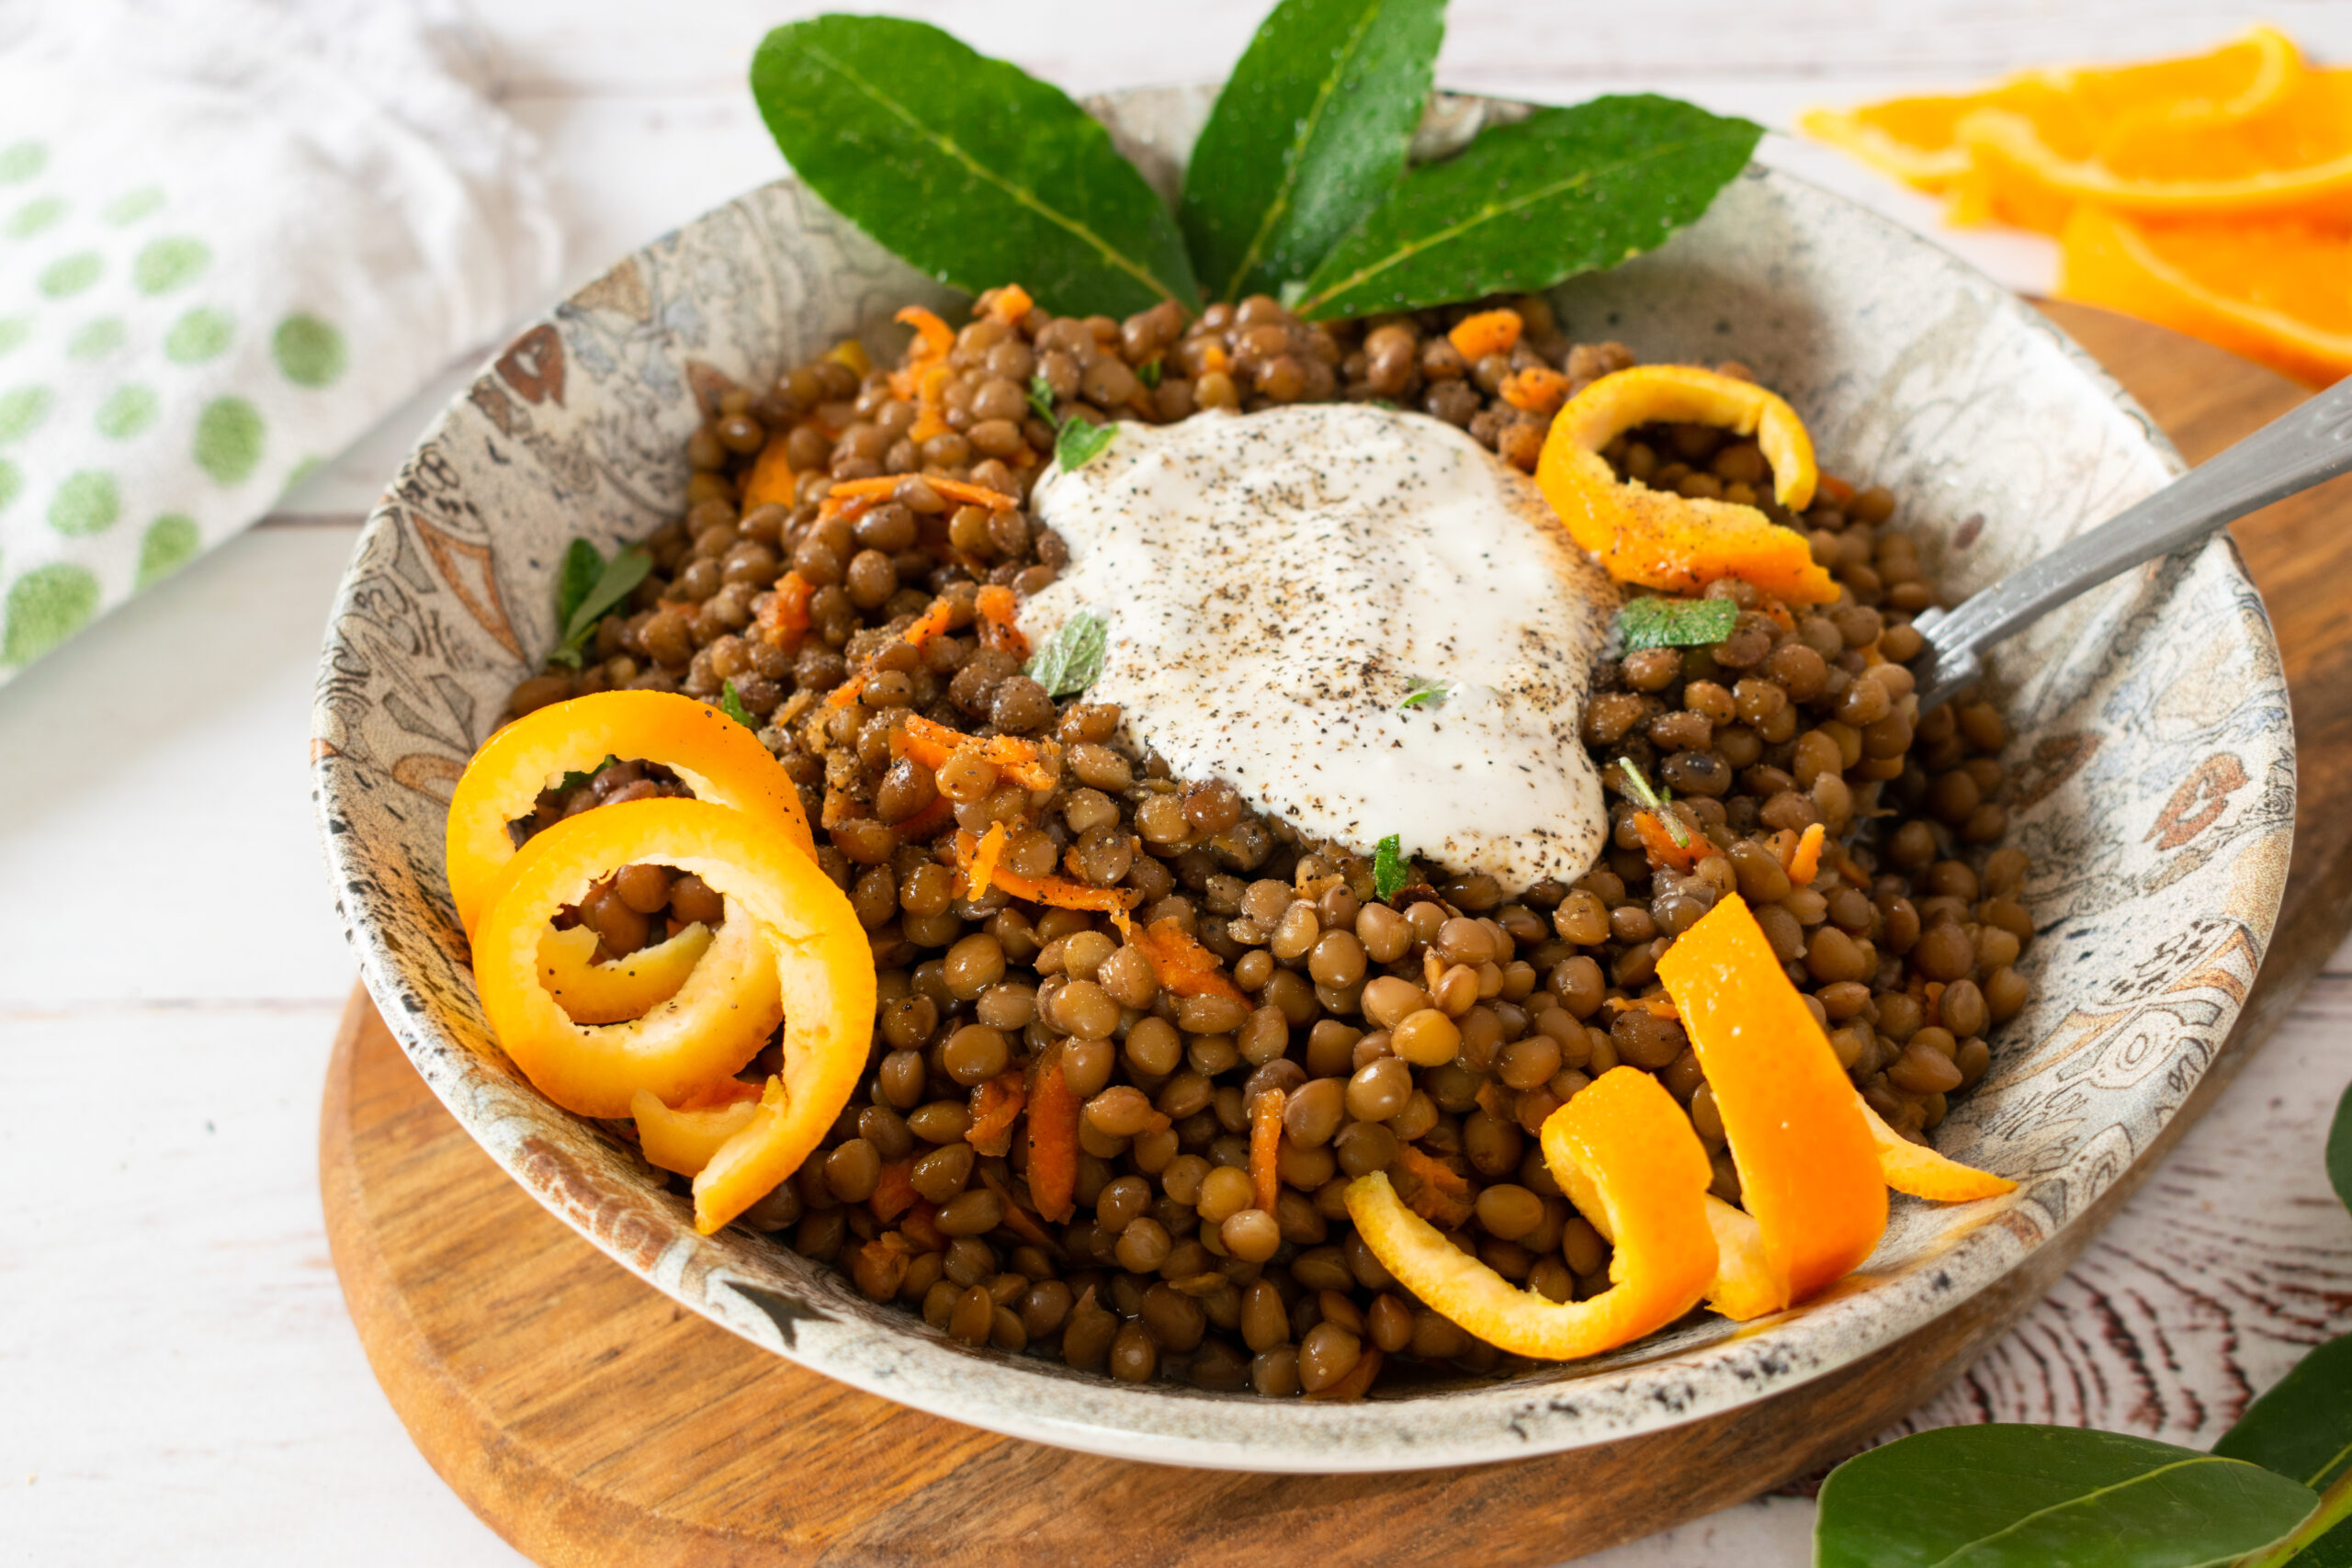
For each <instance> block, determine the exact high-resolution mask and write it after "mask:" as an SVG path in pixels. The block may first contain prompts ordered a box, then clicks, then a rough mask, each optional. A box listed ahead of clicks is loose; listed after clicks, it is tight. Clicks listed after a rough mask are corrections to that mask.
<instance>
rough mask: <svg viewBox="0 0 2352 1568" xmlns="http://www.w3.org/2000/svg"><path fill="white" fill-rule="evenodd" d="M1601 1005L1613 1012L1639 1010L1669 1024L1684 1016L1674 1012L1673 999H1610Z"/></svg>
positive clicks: (1659, 997) (1662, 997) (1658, 997)
mask: <svg viewBox="0 0 2352 1568" xmlns="http://www.w3.org/2000/svg"><path fill="white" fill-rule="evenodd" d="M1600 1005H1601V1006H1603V1007H1605V1008H1607V1009H1608V1010H1610V1011H1611V1012H1627V1011H1630V1010H1633V1009H1634V1008H1639V1009H1640V1010H1642V1011H1644V1012H1645V1013H1647V1014H1649V1015H1650V1016H1651V1017H1652V1018H1662V1019H1664V1020H1666V1021H1668V1023H1672V1022H1674V1021H1676V1020H1678V1019H1679V1018H1680V1017H1681V1016H1682V1015H1681V1014H1680V1013H1679V1012H1677V1011H1676V1010H1674V1001H1673V998H1670V997H1664V996H1657V997H1610V998H1606V999H1605V1000H1604V1001H1602V1003H1601V1004H1600Z"/></svg>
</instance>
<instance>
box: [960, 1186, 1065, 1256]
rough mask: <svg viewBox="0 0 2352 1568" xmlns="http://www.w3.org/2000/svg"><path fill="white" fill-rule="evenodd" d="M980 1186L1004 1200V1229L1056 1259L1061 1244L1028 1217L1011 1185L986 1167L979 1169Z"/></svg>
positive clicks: (1059, 1254) (1028, 1214)
mask: <svg viewBox="0 0 2352 1568" xmlns="http://www.w3.org/2000/svg"><path fill="white" fill-rule="evenodd" d="M980 1185H981V1186H983V1187H985V1188H987V1189H988V1190H989V1191H991V1192H993V1193H995V1194H996V1195H997V1196H998V1197H1000V1198H1001V1199H1003V1200H1004V1228H1005V1229H1007V1230H1009V1231H1011V1232H1012V1234H1013V1235H1017V1236H1019V1237H1020V1238H1021V1239H1022V1240H1023V1241H1025V1242H1027V1243H1029V1245H1030V1246H1032V1247H1036V1248H1038V1249H1039V1250H1040V1251H1042V1252H1045V1253H1047V1254H1049V1255H1050V1256H1053V1257H1056V1258H1058V1257H1060V1256H1061V1250H1062V1249H1061V1244H1060V1243H1059V1242H1057V1241H1056V1240H1055V1239H1054V1238H1053V1237H1052V1236H1051V1235H1048V1234H1047V1233H1046V1227H1045V1226H1043V1225H1041V1224H1038V1223H1037V1222H1036V1221H1035V1219H1033V1218H1031V1217H1030V1213H1029V1211H1028V1210H1026V1209H1024V1208H1023V1207H1022V1206H1021V1199H1020V1197H1019V1196H1018V1195H1017V1194H1016V1193H1015V1192H1014V1191H1013V1190H1012V1183H1011V1182H1010V1181H1007V1180H1006V1179H1004V1177H1003V1176H1002V1175H1001V1173H999V1172H998V1171H996V1170H994V1169H991V1168H989V1167H988V1166H985V1165H984V1166H982V1167H980Z"/></svg>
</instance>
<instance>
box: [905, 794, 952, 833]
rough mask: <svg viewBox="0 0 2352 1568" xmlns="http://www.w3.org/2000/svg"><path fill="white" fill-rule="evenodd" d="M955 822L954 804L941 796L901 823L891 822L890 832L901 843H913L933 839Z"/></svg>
mask: <svg viewBox="0 0 2352 1568" xmlns="http://www.w3.org/2000/svg"><path fill="white" fill-rule="evenodd" d="M955 820H956V803H955V802H954V801H952V800H950V799H948V798H947V797H946V796H945V795H941V796H940V797H939V798H938V799H936V800H934V801H933V802H932V803H931V804H930V805H929V806H926V807H923V808H922V810H921V811H918V812H916V813H915V814H914V815H913V816H912V817H910V818H907V819H906V820H905V821H903V822H893V823H891V824H890V830H891V831H892V832H894V833H896V834H898V835H899V842H901V843H915V842H919V841H920V840H924V839H928V838H932V837H934V836H935V835H937V834H938V833H939V832H940V831H941V830H942V829H944V828H946V827H947V826H948V825H949V824H951V823H953V822H954V821H955Z"/></svg>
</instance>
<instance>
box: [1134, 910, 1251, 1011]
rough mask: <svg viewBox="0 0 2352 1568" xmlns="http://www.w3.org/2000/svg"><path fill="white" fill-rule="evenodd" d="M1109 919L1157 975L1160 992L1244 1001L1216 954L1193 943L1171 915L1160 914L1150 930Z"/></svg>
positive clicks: (1188, 933)
mask: <svg viewBox="0 0 2352 1568" xmlns="http://www.w3.org/2000/svg"><path fill="white" fill-rule="evenodd" d="M1112 919H1114V921H1115V922H1116V923H1117V924H1118V926H1119V929H1120V931H1122V932H1123V933H1124V934H1125V937H1126V939H1127V941H1128V942H1129V943H1130V944H1131V945H1132V946H1134V947H1135V948H1136V950H1137V951H1138V952H1140V953H1142V954H1143V955H1144V957H1146V958H1147V959H1148V960H1150V962H1151V967H1152V972H1153V973H1154V974H1156V975H1158V976H1159V984H1160V986H1161V987H1162V988H1163V989H1166V990H1170V991H1173V992H1175V993H1176V995H1178V996H1180V997H1223V998H1226V999H1227V1001H1236V1002H1246V1001H1247V1000H1248V999H1249V998H1246V997H1244V996H1243V995H1242V994H1241V989H1240V987H1238V986H1236V985H1235V984H1234V983H1233V982H1232V981H1230V980H1228V979H1227V978H1226V977H1225V973H1224V965H1223V964H1222V963H1221V962H1220V961H1219V960H1218V958H1217V955H1216V953H1211V952H1210V951H1209V950H1208V949H1207V948H1205V947H1203V946H1202V945H1201V944H1200V943H1199V942H1194V941H1193V933H1192V932H1190V931H1186V930H1185V929H1184V928H1183V926H1182V924H1181V923H1179V922H1178V920H1177V919H1176V918H1175V917H1174V916H1173V915H1163V916H1161V917H1160V918H1159V919H1157V920H1154V921H1153V922H1152V923H1151V929H1150V930H1149V931H1144V930H1141V929H1139V928H1137V927H1136V926H1135V925H1134V924H1133V923H1132V922H1131V921H1129V920H1127V919H1125V917H1124V916H1117V915H1114V916H1113V917H1112Z"/></svg>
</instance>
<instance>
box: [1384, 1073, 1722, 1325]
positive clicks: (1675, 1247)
mask: <svg viewBox="0 0 2352 1568" xmlns="http://www.w3.org/2000/svg"><path fill="white" fill-rule="evenodd" d="M1544 1159H1545V1161H1546V1163H1547V1164H1548V1165H1549V1166H1550V1167H1551V1169H1552V1172H1553V1174H1554V1175H1555V1177H1556V1178H1558V1179H1559V1181H1560V1185H1561V1186H1562V1188H1563V1189H1564V1190H1566V1191H1567V1193H1568V1196H1569V1198H1570V1200H1571V1201H1574V1202H1575V1203H1576V1204H1577V1207H1578V1208H1579V1209H1580V1210H1582V1211H1583V1213H1585V1215H1586V1216H1587V1217H1588V1218H1589V1219H1590V1220H1592V1222H1593V1224H1594V1225H1595V1226H1596V1228H1600V1229H1601V1230H1602V1231H1603V1233H1604V1234H1605V1235H1609V1236H1610V1237H1611V1239H1612V1240H1613V1241H1614V1243H1615V1250H1614V1251H1613V1253H1612V1254H1611V1258H1610V1262H1609V1278H1610V1281H1611V1283H1610V1288H1609V1289H1608V1290H1606V1291H1604V1292H1601V1293H1600V1294H1599V1295H1597V1296H1594V1297H1592V1298H1590V1299H1589V1300H1587V1301H1581V1302H1556V1303H1555V1302H1552V1301H1548V1300H1546V1299H1545V1298H1544V1297H1543V1296H1542V1295H1539V1294H1537V1293H1536V1292H1532V1291H1522V1290H1521V1289H1520V1288H1519V1287H1518V1286H1516V1285H1513V1284H1512V1283H1511V1282H1510V1280H1506V1279H1504V1278H1503V1277H1502V1276H1501V1275H1499V1274H1498V1273H1496V1272H1495V1271H1494V1270H1493V1269H1490V1268H1488V1267H1487V1265H1485V1264H1484V1263H1481V1262H1479V1261H1478V1260H1477V1259H1476V1258H1470V1257H1467V1256H1465V1255H1464V1254H1463V1253H1462V1252H1461V1251H1460V1250H1459V1249H1457V1248H1456V1247H1454V1246H1453V1243H1452V1242H1450V1241H1448V1240H1446V1238H1445V1237H1444V1236H1443V1235H1440V1234H1439V1233H1438V1231H1437V1230H1436V1229H1435V1228H1434V1227H1433V1226H1431V1225H1430V1223H1429V1222H1428V1221H1426V1220H1424V1219H1422V1218H1421V1217H1420V1216H1419V1215H1418V1214H1416V1213H1413V1212H1412V1211H1411V1210H1410V1209H1408V1208H1407V1207H1406V1206H1405V1203H1404V1201H1403V1200H1402V1199H1400V1198H1398V1197H1397V1190H1396V1189H1395V1188H1394V1187H1392V1186H1390V1185H1389V1182H1388V1178H1387V1175H1386V1174H1385V1172H1374V1174H1372V1175H1370V1176H1365V1177H1360V1178H1358V1179H1356V1180H1355V1181H1354V1182H1352V1183H1351V1184H1350V1186H1349V1187H1348V1190H1347V1204H1348V1213H1349V1214H1350V1216H1351V1217H1352V1218H1353V1219H1354V1221H1355V1224H1356V1229H1357V1233H1358V1234H1359V1235H1362V1236H1363V1240H1364V1245H1365V1246H1367V1247H1370V1248H1372V1252H1373V1256H1374V1257H1375V1258H1379V1259H1380V1262H1381V1265H1382V1267H1384V1268H1385V1269H1387V1270H1388V1271H1389V1272H1390V1273H1391V1274H1393V1275H1395V1276H1396V1277H1397V1282H1398V1283H1399V1284H1401V1285H1403V1286H1404V1287H1405V1288H1406V1289H1407V1290H1408V1291H1410V1292H1412V1293H1413V1294H1414V1295H1415V1296H1417V1297H1419V1299H1420V1300H1421V1301H1422V1302H1424V1303H1427V1304H1428V1305H1429V1307H1430V1309H1431V1310H1432V1311H1434V1312H1437V1313H1439V1314H1442V1315H1443V1316H1445V1317H1447V1318H1450V1319H1451V1320H1453V1322H1454V1323H1457V1324H1459V1325H1462V1326H1463V1327H1464V1328H1466V1329H1468V1330H1469V1331H1470V1332H1471V1333H1472V1334H1475V1335H1476V1336H1477V1337H1479V1338H1481V1339H1484V1340H1486V1341H1487V1342H1488V1343H1489V1344H1492V1345H1494V1346H1496V1347H1497V1348H1500V1349H1502V1350H1506V1351H1509V1352H1510V1353H1511V1354H1513V1355H1520V1356H1532V1357H1535V1358H1538V1359H1544V1360H1568V1359H1575V1358H1577V1357H1581V1356H1596V1355H1599V1354H1600V1352H1602V1351H1604V1350H1609V1349H1613V1348H1616V1347H1617V1346H1620V1345H1624V1344H1628V1343H1630V1342H1631V1341H1633V1340H1635V1339H1638V1338H1640V1337H1642V1336H1643V1335H1645V1334H1648V1333H1651V1332H1653V1331H1654V1330H1657V1329H1659V1328H1663V1327H1665V1326H1666V1325H1668V1324H1669V1323H1672V1322H1673V1321H1674V1320H1675V1319H1676V1318H1678V1317H1680V1316H1681V1315H1682V1314H1684V1313H1686V1312H1689V1311H1690V1310H1691V1308H1692V1307H1693V1306H1695V1305H1697V1304H1698V1303H1699V1301H1700V1299H1701V1297H1702V1296H1703V1295H1704V1294H1705V1292H1706V1290H1707V1286H1708V1283H1709V1281H1710V1280H1713V1278H1714V1274H1715V1263H1716V1251H1715V1237H1714V1232H1713V1228H1712V1226H1711V1225H1710V1224H1709V1222H1708V1218H1707V1208H1706V1201H1705V1200H1706V1194H1707V1184H1708V1182H1709V1181H1710V1180H1711V1179H1713V1172H1712V1171H1711V1170H1710V1168H1709V1167H1708V1164H1707V1152H1706V1150H1705V1148H1704V1147H1703V1146H1702V1145H1701V1144H1700V1142H1699V1134H1696V1133H1694V1132H1692V1131H1691V1122H1690V1120H1689V1118H1687V1117H1686V1116H1684V1115H1683V1113H1682V1108H1681V1107H1680V1106H1679V1105H1677V1104H1676V1103H1675V1102H1674V1097H1673V1096H1672V1095H1670V1094H1668V1092H1667V1091H1666V1089H1665V1088H1664V1086H1662V1085H1661V1084H1659V1083H1658V1081H1657V1079H1656V1078H1654V1077H1650V1076H1649V1075H1648V1074H1646V1073H1644V1072H1642V1071H1640V1070H1639V1069H1637V1068H1634V1067H1612V1068H1611V1069H1610V1070H1609V1071H1608V1072H1606V1073H1603V1074H1602V1075H1601V1076H1600V1077H1599V1078H1598V1079H1596V1080H1595V1081H1594V1082H1593V1084H1592V1085H1591V1087H1590V1088H1589V1089H1585V1090H1584V1091H1583V1092H1581V1093H1580V1094H1578V1095H1577V1097H1576V1098H1575V1099H1574V1100H1570V1101H1568V1103H1567V1104H1566V1105H1564V1106H1562V1107H1560V1109H1559V1110H1557V1111H1554V1112H1553V1113H1552V1115H1551V1117H1550V1118H1549V1119H1548V1120H1546V1121H1545V1122H1544Z"/></svg>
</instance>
